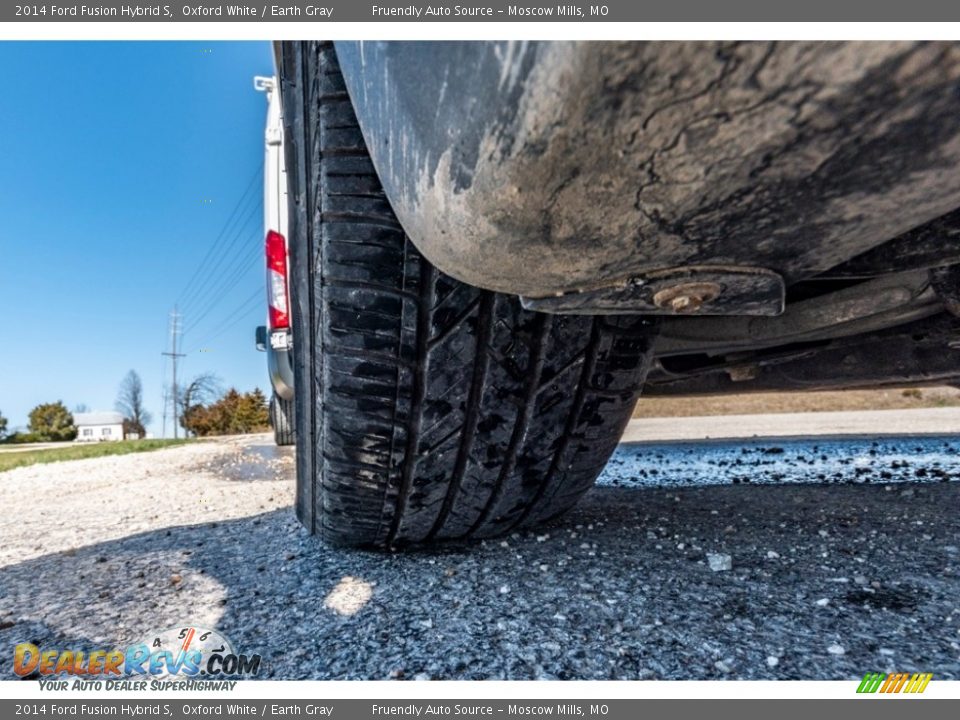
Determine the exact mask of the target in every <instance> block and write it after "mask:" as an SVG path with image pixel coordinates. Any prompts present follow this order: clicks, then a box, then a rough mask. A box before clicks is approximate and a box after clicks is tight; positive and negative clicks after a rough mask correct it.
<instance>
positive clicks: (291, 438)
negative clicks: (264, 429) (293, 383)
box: [270, 393, 296, 446]
mask: <svg viewBox="0 0 960 720" xmlns="http://www.w3.org/2000/svg"><path fill="white" fill-rule="evenodd" d="M293 405H294V403H293V400H284V399H283V398H282V397H280V396H279V395H277V394H276V393H274V394H273V399H272V400H271V401H270V427H272V428H273V440H274V442H276V444H277V445H279V446H284V445H293V444H294V443H295V442H296V424H295V423H294V407H293Z"/></svg>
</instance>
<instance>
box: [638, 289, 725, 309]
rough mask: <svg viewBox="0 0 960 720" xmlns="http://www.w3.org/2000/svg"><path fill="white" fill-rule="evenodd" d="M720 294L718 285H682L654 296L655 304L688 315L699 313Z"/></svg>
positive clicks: (661, 291)
mask: <svg viewBox="0 0 960 720" xmlns="http://www.w3.org/2000/svg"><path fill="white" fill-rule="evenodd" d="M719 294H720V286H719V285H717V284H716V283H703V282H700V283H682V284H680V285H673V286H671V287H668V288H664V289H663V290H660V291H659V292H658V293H657V294H656V295H654V296H653V304H654V305H656V306H657V307H658V308H664V309H667V308H669V309H670V310H671V311H673V312H675V313H678V314H681V315H686V314H690V313H695V312H697V311H698V310H700V308H702V307H703V305H704V304H705V303H708V302H710V301H711V300H713V299H715V298H716V297H717V296H718V295H719Z"/></svg>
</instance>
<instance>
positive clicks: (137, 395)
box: [116, 370, 152, 437]
mask: <svg viewBox="0 0 960 720" xmlns="http://www.w3.org/2000/svg"><path fill="white" fill-rule="evenodd" d="M116 408H117V410H118V411H119V412H120V413H122V414H123V417H124V423H123V432H124V434H127V433H137V434H139V435H140V437H143V436H144V435H146V434H147V425H149V424H150V420H151V419H152V416H151V415H150V413H149V412H147V410H146V408H145V407H144V406H143V383H142V382H141V381H140V376H139V375H138V374H137V371H136V370H131V371H130V372H128V373H127V375H126V377H124V378H123V382H121V383H120V390H119V391H118V392H117V402H116Z"/></svg>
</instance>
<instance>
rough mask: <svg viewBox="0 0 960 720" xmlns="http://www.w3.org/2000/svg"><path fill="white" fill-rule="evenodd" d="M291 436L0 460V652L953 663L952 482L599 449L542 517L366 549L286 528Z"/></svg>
mask: <svg viewBox="0 0 960 720" xmlns="http://www.w3.org/2000/svg"><path fill="white" fill-rule="evenodd" d="M289 450H290V449H282V450H280V451H278V450H277V449H276V448H273V447H272V445H271V444H270V441H269V437H268V436H256V437H250V438H241V439H228V440H224V441H218V442H214V443H210V444H203V445H191V446H185V447H179V448H174V449H169V450H161V451H157V452H155V453H147V454H144V455H131V456H122V457H116V458H104V459H98V460H84V461H77V462H73V463H63V464H60V465H46V466H35V467H31V468H23V469H20V470H15V471H11V472H8V473H2V474H0V506H2V507H4V509H5V512H4V513H3V517H2V520H0V647H10V645H12V644H13V643H16V642H23V641H30V642H34V643H37V644H40V645H60V646H69V647H78V648H81V649H86V648H91V649H92V648H93V647H95V646H103V645H122V644H124V643H128V642H132V641H134V640H136V639H138V638H139V637H141V636H143V635H144V634H146V633H147V632H149V631H150V630H151V629H156V628H163V627H168V626H171V625H177V624H180V623H183V622H185V621H192V622H194V623H197V624H201V625H207V626H213V627H216V628H218V629H219V630H221V631H222V632H224V633H225V634H226V635H227V636H228V637H229V638H230V639H231V640H233V642H234V644H235V645H236V646H237V647H238V648H240V649H242V651H243V652H246V653H252V652H257V653H261V654H262V655H263V675H262V677H265V678H275V679H294V678H313V679H331V678H334V679H339V678H344V679H383V678H418V677H419V678H427V677H429V678H439V679H450V678H457V679H472V678H477V679H479V678H516V679H532V678H544V679H549V678H557V679H593V678H596V679H637V678H640V679H643V678H675V679H708V678H751V679H801V678H808V679H853V678H857V679H859V678H860V677H862V675H863V673H864V672H866V671H867V670H873V671H881V672H882V671H894V670H897V671H903V672H907V671H918V672H919V671H924V672H933V673H934V675H935V677H937V678H940V679H946V678H952V679H960V600H958V598H960V578H958V570H960V549H958V545H960V514H958V513H957V512H956V509H957V508H958V507H960V483H956V482H945V481H940V482H927V483H922V484H911V485H904V484H894V483H890V482H886V481H880V480H878V481H877V482H876V483H864V482H860V483H859V484H857V483H850V484H836V485H824V484H789V485H765V486H762V487H748V486H746V485H744V484H739V485H730V484H727V485H717V486H700V485H697V486H683V483H681V482H675V483H673V486H671V485H670V483H663V484H661V482H660V479H658V480H657V482H649V481H645V482H644V483H634V484H630V483H629V482H628V480H629V478H630V477H633V476H634V475H636V473H633V474H631V471H630V469H629V467H628V463H629V462H635V463H637V467H638V468H639V467H640V466H641V465H645V466H647V467H649V463H650V462H654V463H663V464H664V467H665V468H666V467H672V468H673V469H672V470H671V472H682V467H683V465H682V464H676V465H675V466H672V465H671V464H670V458H669V457H663V458H659V459H658V458H656V457H644V456H643V455H636V456H628V455H624V454H622V453H618V456H616V457H615V459H619V460H620V461H621V462H620V465H619V466H618V468H619V469H618V472H619V473H620V474H619V475H618V476H616V477H613V476H609V477H608V478H607V479H605V480H604V485H603V486H601V487H597V488H596V489H594V490H593V491H591V492H590V493H589V494H588V495H587V497H586V498H585V499H584V501H583V502H582V503H581V504H580V506H579V507H578V508H577V509H576V510H575V511H574V512H572V513H570V514H569V515H567V516H565V517H564V518H562V519H561V520H559V521H557V522H555V523H553V524H552V525H550V526H547V527H544V528H538V529H536V530H535V531H530V532H523V533H518V534H515V535H513V536H511V537H509V538H506V539H504V540H502V541H501V540H497V541H486V542H482V543H478V544H473V545H468V546H457V545H448V546H445V547H443V548H442V549H440V550H435V551H430V552H426V551H421V552H414V553H406V554H383V553H369V552H360V551H344V550H334V549H331V548H329V547H327V546H325V545H324V544H323V543H321V542H319V541H318V540H316V539H315V538H312V537H310V536H308V535H307V534H306V533H305V532H304V531H303V530H302V529H301V528H300V527H299V525H298V524H297V522H296V519H295V518H294V517H293V512H292V499H293V498H292V494H293V462H292V455H291V453H290V452H289ZM658 452H660V453H661V454H663V453H667V455H669V452H670V450H669V449H667V450H660V451H658ZM780 455H781V454H780V453H774V454H773V456H769V455H768V456H767V458H766V459H770V458H771V457H773V459H775V458H776V457H779V456H780ZM782 455H786V453H782ZM631 457H633V458H634V459H633V460H631V459H630V458H631ZM882 460H883V458H882V457H880V458H879V459H878V460H877V462H881V461H882ZM678 468H681V469H678ZM914 469H915V468H914ZM773 470H774V471H775V468H774V469H773ZM955 470H956V468H955V466H952V465H951V466H948V467H947V470H946V472H947V474H948V477H949V479H955V478H956V477H957V476H956V474H955ZM717 472H723V470H722V469H718V470H717ZM755 472H757V473H768V472H771V466H770V465H766V464H765V465H763V466H762V467H760V468H758V469H757V470H756V471H755ZM911 478H912V476H911ZM895 479H897V478H895ZM900 479H903V478H900ZM0 672H4V673H8V672H9V666H6V667H3V668H0Z"/></svg>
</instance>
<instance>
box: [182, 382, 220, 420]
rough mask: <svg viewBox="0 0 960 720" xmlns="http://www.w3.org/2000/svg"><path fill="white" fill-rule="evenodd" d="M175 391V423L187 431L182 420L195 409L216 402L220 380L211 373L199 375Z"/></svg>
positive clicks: (218, 395)
mask: <svg viewBox="0 0 960 720" xmlns="http://www.w3.org/2000/svg"><path fill="white" fill-rule="evenodd" d="M177 389H178V392H177V394H176V408H177V422H178V423H180V427H182V428H183V429H184V430H188V431H189V428H187V426H186V425H185V424H184V418H185V417H187V416H188V415H189V414H190V413H191V412H192V411H193V410H194V409H195V408H196V407H198V406H200V405H206V404H207V403H209V402H212V401H213V400H216V399H217V398H218V397H220V395H221V393H222V389H221V387H220V378H218V377H217V376H216V375H214V374H213V373H201V374H200V375H197V376H196V377H195V378H194V379H193V380H191V381H190V382H188V383H187V384H186V385H182V386H181V387H179V388H177Z"/></svg>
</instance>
